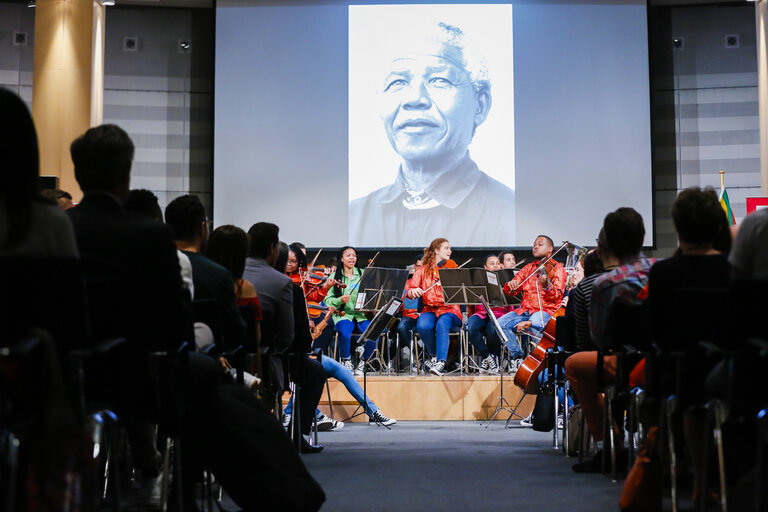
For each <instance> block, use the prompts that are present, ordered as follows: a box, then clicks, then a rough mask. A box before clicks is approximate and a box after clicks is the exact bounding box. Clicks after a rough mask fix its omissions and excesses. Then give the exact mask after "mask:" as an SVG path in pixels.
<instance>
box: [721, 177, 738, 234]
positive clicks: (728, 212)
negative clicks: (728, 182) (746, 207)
mask: <svg viewBox="0 0 768 512" xmlns="http://www.w3.org/2000/svg"><path fill="white" fill-rule="evenodd" d="M720 206H721V207H722V208H723V211H724V212H725V216H726V217H727V218H728V225H729V226H733V225H734V224H736V220H735V219H734V218H733V209H732V208H731V202H730V201H729V200H728V190H727V189H726V188H725V187H723V191H722V192H720Z"/></svg>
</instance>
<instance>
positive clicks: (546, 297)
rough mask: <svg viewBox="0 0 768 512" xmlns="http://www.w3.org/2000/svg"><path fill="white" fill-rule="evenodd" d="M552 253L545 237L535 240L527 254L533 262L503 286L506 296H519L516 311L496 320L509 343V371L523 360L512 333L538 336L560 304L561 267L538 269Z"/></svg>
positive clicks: (563, 275) (554, 264)
mask: <svg viewBox="0 0 768 512" xmlns="http://www.w3.org/2000/svg"><path fill="white" fill-rule="evenodd" d="M554 250H555V244H554V243H553V242H552V239H551V238H549V237H548V236H545V235H539V236H538V237H536V240H535V241H534V242H533V250H532V251H531V252H532V253H533V257H534V258H535V260H534V261H532V262H531V263H529V264H527V265H526V266H524V267H523V269H522V270H520V272H518V273H517V274H516V275H515V278H514V279H513V280H512V281H509V282H508V283H507V284H505V285H504V292H505V293H506V294H507V295H517V294H518V293H520V292H521V291H522V293H523V300H522V303H521V304H520V307H519V308H517V309H515V310H514V311H511V312H509V313H507V314H506V315H504V316H503V317H501V318H499V325H500V326H501V328H502V329H504V331H505V332H506V333H507V338H508V340H509V341H508V343H507V348H508V349H509V357H510V359H511V360H512V361H513V363H512V364H513V367H512V368H510V370H511V371H515V370H517V368H518V367H519V366H520V363H521V362H522V357H523V350H522V349H521V348H520V344H519V343H518V341H517V338H516V336H515V331H517V332H521V331H523V330H525V329H528V331H529V332H530V333H531V334H533V335H539V334H540V333H541V331H542V330H543V329H544V326H546V325H547V322H548V321H549V319H550V318H551V317H552V315H553V314H554V312H555V311H557V309H558V308H559V307H560V303H561V302H562V300H563V292H564V291H565V280H566V276H567V274H566V271H565V267H563V265H562V263H558V262H556V261H555V260H554V259H552V260H549V263H548V264H547V265H545V267H544V268H542V269H540V268H539V267H540V266H541V264H542V263H543V262H544V261H545V260H546V259H547V258H549V257H550V256H551V255H552V252H553V251H554ZM533 274H536V275H533Z"/></svg>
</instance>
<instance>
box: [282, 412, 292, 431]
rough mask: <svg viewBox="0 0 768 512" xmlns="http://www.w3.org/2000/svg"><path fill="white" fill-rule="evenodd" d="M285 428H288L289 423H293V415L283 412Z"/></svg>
mask: <svg viewBox="0 0 768 512" xmlns="http://www.w3.org/2000/svg"><path fill="white" fill-rule="evenodd" d="M282 423H283V428H288V425H290V424H291V415H290V414H283V422H282Z"/></svg>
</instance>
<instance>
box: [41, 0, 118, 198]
mask: <svg viewBox="0 0 768 512" xmlns="http://www.w3.org/2000/svg"><path fill="white" fill-rule="evenodd" d="M103 91H104V7H103V6H102V5H101V4H99V3H98V2H96V1H94V0H37V7H36V8H35V58H34V68H33V76H32V116H33V117H34V119H35V125H36V127H37V135H38V139H39V145H40V174H47V175H57V176H59V178H60V187H61V188H62V189H63V190H66V191H68V192H70V193H71V194H72V196H73V198H74V199H75V201H79V200H80V197H81V196H82V193H81V191H80V187H78V185H77V182H76V181H75V175H74V169H73V165H72V160H71V158H70V156H69V145H70V144H71V143H72V141H73V140H74V139H75V138H77V137H78V136H79V135H81V134H82V133H83V132H85V131H86V130H87V129H88V128H90V127H91V126H94V125H97V124H100V123H101V120H102V114H103Z"/></svg>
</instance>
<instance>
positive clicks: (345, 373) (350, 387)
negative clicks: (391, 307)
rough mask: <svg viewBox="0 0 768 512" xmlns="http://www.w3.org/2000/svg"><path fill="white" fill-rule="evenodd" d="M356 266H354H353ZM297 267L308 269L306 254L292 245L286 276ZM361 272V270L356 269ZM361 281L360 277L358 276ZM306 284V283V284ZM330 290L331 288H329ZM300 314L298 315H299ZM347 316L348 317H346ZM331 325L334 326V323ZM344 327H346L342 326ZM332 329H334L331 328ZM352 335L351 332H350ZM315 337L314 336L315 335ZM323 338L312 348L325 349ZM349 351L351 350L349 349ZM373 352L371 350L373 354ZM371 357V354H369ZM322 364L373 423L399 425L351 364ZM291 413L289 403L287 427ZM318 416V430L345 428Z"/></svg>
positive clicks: (329, 360) (327, 359) (328, 361)
mask: <svg viewBox="0 0 768 512" xmlns="http://www.w3.org/2000/svg"><path fill="white" fill-rule="evenodd" d="M352 250H353V251H354V249H352ZM294 258H295V259H296V260H297V261H296V262H295V263H292V262H291V261H290V260H291V259H294ZM355 261H357V253H355ZM353 266H354V264H353ZM296 267H303V268H306V259H305V258H304V253H303V252H302V251H301V250H300V248H299V247H298V246H297V245H295V244H294V245H292V246H291V249H290V251H289V253H288V263H287V264H286V266H285V269H286V274H288V275H289V276H291V271H293V272H294V275H295V273H296V270H295V268H296ZM355 270H359V269H355ZM291 278H292V279H294V277H293V276H291ZM358 280H359V276H358ZM329 281H331V285H332V286H335V285H336V280H332V279H329ZM305 284H306V282H305ZM329 288H330V287H329ZM355 295H357V291H356V290H355ZM354 300H356V299H352V304H354ZM297 314H298V313H297ZM345 316H346V315H345ZM342 323H346V324H351V323H352V322H350V321H344V322H342ZM329 325H331V326H333V324H332V323H330V324H329ZM360 326H361V327H360V328H361V330H363V331H364V330H365V328H366V327H367V326H368V323H367V321H366V322H360ZM342 327H344V326H342ZM331 329H333V328H332V327H331ZM350 335H351V331H350ZM313 336H314V334H313ZM322 337H323V334H321V335H319V336H317V337H315V338H314V340H313V342H312V348H313V349H315V348H318V347H320V348H323V347H322V346H321V344H322V341H321V338H322ZM348 350H349V349H348ZM372 352H373V350H371V353H372ZM368 356H370V353H369V354H368ZM320 363H321V364H322V365H323V370H324V371H325V373H326V375H327V376H328V377H333V378H335V379H336V380H338V381H339V382H341V383H342V384H344V387H346V388H347V391H349V394H351V395H352V396H353V397H354V398H355V400H357V402H358V403H359V404H360V405H361V406H363V408H364V409H365V413H366V414H367V415H368V418H369V420H370V421H371V422H376V423H381V424H382V425H386V426H389V425H394V424H395V423H397V420H396V419H394V418H388V417H387V416H385V415H384V413H382V412H381V409H379V408H378V407H377V406H376V404H375V403H373V401H372V400H371V399H370V397H369V396H367V395H366V394H365V393H364V391H363V388H362V387H361V386H360V384H359V383H358V382H357V380H356V379H355V376H354V374H353V373H352V370H351V364H350V365H349V366H347V365H344V364H341V363H339V362H338V361H336V360H335V359H333V358H332V357H322V358H321V359H320ZM291 411H292V404H291V402H289V403H288V406H287V407H286V408H285V411H284V419H283V424H284V425H287V424H288V423H289V422H290V419H291ZM316 414H317V416H318V417H317V428H318V430H321V431H322V430H340V429H342V428H343V427H344V423H343V422H341V421H336V420H334V419H331V418H328V417H327V416H326V415H324V414H323V413H321V412H320V410H317V411H316Z"/></svg>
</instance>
